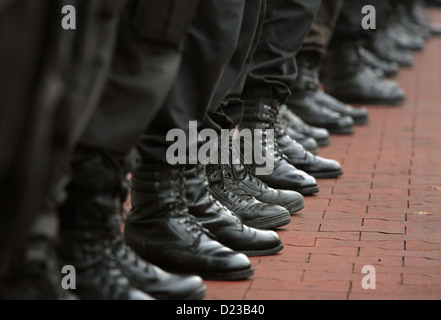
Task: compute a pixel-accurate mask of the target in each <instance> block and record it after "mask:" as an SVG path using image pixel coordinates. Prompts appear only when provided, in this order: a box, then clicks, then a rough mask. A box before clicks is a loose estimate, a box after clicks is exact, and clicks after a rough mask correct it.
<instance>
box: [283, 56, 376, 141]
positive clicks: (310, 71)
mask: <svg viewBox="0 0 441 320" xmlns="http://www.w3.org/2000/svg"><path fill="white" fill-rule="evenodd" d="M320 60H321V59H320V56H319V55H312V54H307V53H303V54H299V55H298V57H297V64H298V72H299V75H298V77H297V79H296V82H295V86H294V88H293V92H292V95H291V96H290V97H289V98H288V100H287V102H286V104H287V105H288V106H289V107H290V109H291V110H292V111H293V112H294V113H295V114H297V115H298V116H299V117H300V118H302V119H303V120H304V121H305V122H307V123H308V124H310V125H313V126H317V127H321V128H326V129H328V130H329V132H331V133H336V134H350V133H353V132H354V128H353V125H354V123H355V124H364V123H366V122H367V120H368V113H367V110H366V109H365V108H354V107H352V106H349V105H346V104H342V103H340V102H339V101H338V100H337V99H335V98H333V97H331V96H329V95H328V94H327V93H325V92H323V91H322V90H321V89H320V88H319V85H320V79H319V68H320ZM351 119H352V121H350V120H351Z"/></svg>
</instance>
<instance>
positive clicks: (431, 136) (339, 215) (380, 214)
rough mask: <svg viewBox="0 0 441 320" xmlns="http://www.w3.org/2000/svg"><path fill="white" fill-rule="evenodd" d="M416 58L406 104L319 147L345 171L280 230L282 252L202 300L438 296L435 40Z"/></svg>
mask: <svg viewBox="0 0 441 320" xmlns="http://www.w3.org/2000/svg"><path fill="white" fill-rule="evenodd" d="M430 14H431V15H432V16H433V21H441V10H435V9H433V10H431V12H430ZM415 60H416V64H415V66H414V67H413V68H410V69H407V70H406V69H403V70H402V71H401V72H400V74H399V76H398V77H397V78H396V80H397V81H398V82H399V83H400V85H401V86H402V87H403V88H404V89H405V90H406V93H407V95H408V101H407V103H406V104H404V105H402V106H399V107H378V106H377V107H368V108H369V113H370V117H371V121H370V124H369V125H367V126H364V127H357V130H356V133H355V134H354V135H352V136H333V137H332V145H331V146H330V147H327V148H324V149H322V150H320V155H322V156H324V157H327V158H331V159H335V160H338V161H340V162H341V164H342V165H343V168H344V171H345V173H344V175H343V176H342V177H341V178H339V179H336V180H319V187H320V190H321V191H320V193H318V194H317V196H313V197H308V198H306V208H305V209H304V210H303V211H302V212H301V214H300V215H299V216H296V217H294V219H293V221H292V223H291V224H289V225H288V226H286V227H285V228H283V229H281V230H279V231H278V233H279V235H280V236H281V238H282V240H283V242H284V244H285V248H284V250H283V251H282V252H281V253H279V254H278V255H275V256H269V257H258V258H251V261H252V263H253V266H254V267H255V270H256V272H255V275H254V276H253V277H252V278H251V279H250V280H247V281H239V282H207V287H208V290H207V300H254V299H255V300H296V299H314V300H315V299H338V300H344V299H349V300H352V299H393V300H396V299H441V37H440V38H433V39H431V40H430V41H429V42H428V43H427V46H426V48H425V50H424V51H422V52H421V53H417V54H415ZM365 265H372V266H374V267H375V270H376V289H375V290H365V289H363V287H362V280H363V277H365V276H366V275H367V274H363V273H362V268H363V266H365Z"/></svg>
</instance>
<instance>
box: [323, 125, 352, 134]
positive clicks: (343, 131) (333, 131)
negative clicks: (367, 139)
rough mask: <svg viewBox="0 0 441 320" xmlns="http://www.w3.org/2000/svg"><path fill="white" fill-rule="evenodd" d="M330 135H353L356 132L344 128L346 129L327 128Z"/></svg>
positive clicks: (350, 128) (349, 128)
mask: <svg viewBox="0 0 441 320" xmlns="http://www.w3.org/2000/svg"><path fill="white" fill-rule="evenodd" d="M326 129H327V130H328V131H329V133H330V134H353V133H354V132H355V128H354V127H353V126H351V127H344V128H326Z"/></svg>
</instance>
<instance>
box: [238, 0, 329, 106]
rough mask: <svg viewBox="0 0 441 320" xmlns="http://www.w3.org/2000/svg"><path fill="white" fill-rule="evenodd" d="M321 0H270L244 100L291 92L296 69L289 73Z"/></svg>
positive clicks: (276, 96) (271, 96) (281, 98)
mask: <svg viewBox="0 0 441 320" xmlns="http://www.w3.org/2000/svg"><path fill="white" fill-rule="evenodd" d="M319 5H320V0H269V1H267V6H266V14H265V15H266V16H265V22H264V25H263V30H262V34H261V37H260V40H259V44H258V47H257V49H256V51H255V53H254V56H253V61H252V62H251V66H250V71H249V74H248V78H247V81H246V83H245V88H244V92H243V98H244V99H252V98H274V99H277V100H279V101H280V102H284V101H285V99H286V98H287V97H288V96H289V95H290V93H291V91H290V90H291V87H292V86H293V83H294V81H295V78H296V70H292V72H291V71H290V72H286V69H285V65H286V64H287V63H289V61H291V60H292V59H294V57H295V55H296V54H297V52H298V50H299V49H300V47H301V45H302V43H303V40H304V39H305V37H306V35H307V34H308V32H309V29H310V27H311V24H312V22H313V21H314V18H315V15H316V13H317V12H318V9H319Z"/></svg>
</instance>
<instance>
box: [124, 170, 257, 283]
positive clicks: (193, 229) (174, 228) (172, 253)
mask: <svg viewBox="0 0 441 320" xmlns="http://www.w3.org/2000/svg"><path fill="white" fill-rule="evenodd" d="M183 169H184V167H178V168H175V167H172V166H169V165H166V164H161V163H147V162H144V163H142V164H141V166H140V167H138V168H137V169H136V170H135V171H134V172H133V175H132V196H131V198H132V205H133V207H132V210H131V211H130V212H129V214H128V216H127V220H126V224H125V232H124V238H125V240H126V243H127V244H128V245H129V246H130V247H131V248H132V249H133V250H134V251H135V252H136V253H137V254H139V255H140V256H141V257H142V258H144V259H146V260H147V261H150V262H152V263H154V264H155V265H157V266H159V267H160V268H162V269H165V270H167V271H170V272H174V273H183V274H198V275H200V276H202V277H203V278H205V279H210V280H238V279H246V278H248V277H249V276H251V275H252V274H253V273H254V270H253V269H252V268H251V263H250V261H249V260H248V258H247V257H246V255H244V254H242V253H237V252H235V251H233V250H231V249H229V248H227V247H225V246H223V245H222V244H220V243H219V242H217V241H216V240H215V236H214V235H213V234H211V233H210V232H209V231H208V230H207V229H205V228H204V227H203V226H202V225H201V224H200V223H199V222H197V220H196V218H195V217H194V216H192V215H191V214H189V212H188V206H187V201H186V197H185V185H184V173H183Z"/></svg>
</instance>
